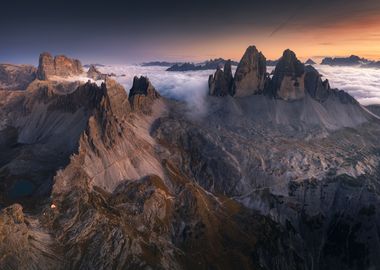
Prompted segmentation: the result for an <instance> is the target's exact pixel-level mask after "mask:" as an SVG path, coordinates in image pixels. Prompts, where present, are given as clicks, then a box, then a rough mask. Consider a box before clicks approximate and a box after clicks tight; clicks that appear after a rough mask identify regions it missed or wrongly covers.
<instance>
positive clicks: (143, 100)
mask: <svg viewBox="0 0 380 270" xmlns="http://www.w3.org/2000/svg"><path fill="white" fill-rule="evenodd" d="M159 97H160V95H159V94H158V92H157V91H156V89H155V88H154V87H153V85H152V84H151V83H150V81H149V79H148V78H147V77H144V76H141V77H140V78H138V77H134V78H133V85H132V88H131V89H130V90H129V101H130V103H131V107H132V109H133V110H134V111H141V112H143V113H145V114H149V113H151V107H152V103H153V102H154V100H156V99H157V98H159Z"/></svg>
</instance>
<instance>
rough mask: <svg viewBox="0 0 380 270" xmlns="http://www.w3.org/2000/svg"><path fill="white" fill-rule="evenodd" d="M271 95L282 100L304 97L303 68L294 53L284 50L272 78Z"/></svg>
mask: <svg viewBox="0 0 380 270" xmlns="http://www.w3.org/2000/svg"><path fill="white" fill-rule="evenodd" d="M272 91H273V94H274V95H275V96H276V97H278V98H281V99H283V100H298V99H302V98H304V97H305V66H304V64H302V63H301V61H299V60H298V59H297V57H296V55H295V53H294V52H292V51H291V50H285V51H284V53H283V55H282V57H281V58H280V60H279V62H278V63H277V65H276V68H275V70H274V74H273V78H272Z"/></svg>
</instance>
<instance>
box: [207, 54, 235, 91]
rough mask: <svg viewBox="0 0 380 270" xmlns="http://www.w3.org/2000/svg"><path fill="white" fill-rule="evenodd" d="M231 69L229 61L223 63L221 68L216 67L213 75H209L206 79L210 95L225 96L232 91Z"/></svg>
mask: <svg viewBox="0 0 380 270" xmlns="http://www.w3.org/2000/svg"><path fill="white" fill-rule="evenodd" d="M232 83H233V77H232V70H231V61H227V62H226V63H225V64H224V68H223V70H221V69H220V68H218V69H217V70H216V72H215V75H214V76H213V75H210V76H209V79H208V85H209V94H210V95H212V96H226V95H229V94H231V91H232Z"/></svg>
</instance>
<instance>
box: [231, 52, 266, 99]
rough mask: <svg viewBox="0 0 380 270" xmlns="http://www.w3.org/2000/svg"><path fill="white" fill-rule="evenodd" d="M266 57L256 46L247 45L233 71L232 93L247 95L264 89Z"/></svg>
mask: <svg viewBox="0 0 380 270" xmlns="http://www.w3.org/2000/svg"><path fill="white" fill-rule="evenodd" d="M265 79H266V59H265V57H264V55H263V54H262V53H261V52H259V51H258V50H257V48H256V46H253V45H251V46H249V47H248V48H247V50H246V51H245V53H244V55H243V57H242V58H241V60H240V62H239V65H238V67H237V69H236V72H235V77H234V84H233V91H232V92H233V95H235V96H237V97H239V96H240V97H243V96H249V95H253V94H257V93H260V92H262V91H263V90H264V85H265Z"/></svg>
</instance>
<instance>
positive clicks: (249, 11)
mask: <svg viewBox="0 0 380 270" xmlns="http://www.w3.org/2000/svg"><path fill="white" fill-rule="evenodd" d="M379 10H380V1H379V0H360V1H359V0H329V1H328V0H319V1H317V0H309V1H305V0H289V1H285V0H262V1H256V0H246V1H245V0H235V1H231V0H230V1H224V0H219V1H205V0H203V1H200V0H193V1H170V0H162V1H158V0H155V1H154V0H146V1H114V0H110V1H96V0H93V1H75V2H74V1H38V0H36V1H3V3H1V16H0V33H1V42H0V62H13V63H32V64H36V63H37V61H38V54H39V53H40V52H42V51H50V52H52V53H53V54H67V55H69V56H72V57H77V58H80V59H82V62H84V63H86V62H103V63H125V62H129V63H133V62H140V61H145V60H153V59H167V60H190V59H205V58H211V57H218V56H222V57H223V56H224V57H231V58H237V57H238V55H241V54H242V52H241V50H242V49H243V48H245V47H246V46H248V45H249V44H251V43H254V44H256V43H257V44H259V45H260V46H261V48H262V50H263V51H264V52H267V53H268V55H269V57H271V58H272V56H273V57H275V56H276V55H277V54H278V55H280V50H282V49H285V46H297V44H302V42H303V41H302V40H300V41H299V42H298V43H297V44H296V45H293V44H294V39H295V38H302V37H301V36H300V35H298V36H297V34H299V33H301V32H304V33H305V35H304V36H305V38H306V37H307V38H308V42H309V43H310V42H319V45H320V47H321V48H322V49H323V48H325V47H326V46H327V45H328V44H333V42H335V43H336V42H337V41H336V40H335V39H332V38H329V37H328V36H327V34H326V35H324V36H323V38H322V36H321V35H319V36H316V35H317V33H320V32H321V31H325V32H326V33H327V32H328V31H329V29H330V28H331V27H337V26H341V25H342V24H350V22H351V23H352V22H353V23H354V24H355V23H356V24H357V25H362V26H361V27H362V28H364V27H366V23H367V19H368V18H372V23H373V18H375V20H376V19H377V18H378V17H377V16H378V15H379V14H380V12H379ZM339 29H340V28H339ZM359 30H360V29H359ZM313 31H315V33H316V34H314V35H311V34H310V32H313ZM318 31H319V32H318ZM337 31H338V30H337ZM325 32H321V33H322V34H323V33H325ZM339 33H340V32H339ZM371 33H372V32H371ZM285 34H286V36H285ZM373 34H374V35H376V33H375V32H374V33H373ZM342 35H343V34H342ZM279 40H280V41H283V46H284V48H282V47H280V46H278V47H276V46H275V45H276V44H277V45H278V43H279ZM310 40H313V41H310ZM309 43H308V44H309ZM323 44H324V45H323ZM346 45H347V43H346ZM305 46H310V45H307V44H306V43H305ZM322 46H325V47H322ZM355 46H356V47H357V45H352V50H353V49H355V48H356V47H355ZM297 48H298V47H297ZM322 49H321V50H319V51H318V52H317V51H315V52H310V54H311V55H317V54H321V53H324V52H325V51H327V52H328V50H322ZM327 49H328V48H327ZM335 49H336V48H335ZM352 50H351V51H352ZM235 51H236V52H235ZM334 52H335V51H334ZM348 52H349V51H348ZM379 53H380V52H379ZM304 54H306V53H304ZM305 57H306V55H305Z"/></svg>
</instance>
